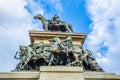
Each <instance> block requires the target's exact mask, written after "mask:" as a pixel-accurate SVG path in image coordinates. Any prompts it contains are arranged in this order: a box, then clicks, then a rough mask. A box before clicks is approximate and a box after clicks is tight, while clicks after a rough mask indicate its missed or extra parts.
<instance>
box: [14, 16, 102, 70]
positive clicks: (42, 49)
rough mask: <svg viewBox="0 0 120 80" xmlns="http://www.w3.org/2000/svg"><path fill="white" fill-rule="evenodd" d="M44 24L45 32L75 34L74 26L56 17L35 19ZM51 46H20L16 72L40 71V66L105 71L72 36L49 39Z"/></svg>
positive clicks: (38, 17)
mask: <svg viewBox="0 0 120 80" xmlns="http://www.w3.org/2000/svg"><path fill="white" fill-rule="evenodd" d="M34 18H35V19H39V20H41V21H42V23H43V28H44V29H45V31H61V32H70V31H71V32H73V29H72V26H71V25H70V24H68V23H66V22H64V21H60V20H59V16H57V15H55V16H54V17H53V19H51V20H47V19H46V18H44V17H43V16H42V15H41V14H39V15H37V16H35V17H34ZM49 42H50V45H46V44H45V43H44V42H40V43H39V44H36V45H34V46H33V45H28V46H20V47H19V51H17V52H16V54H15V56H14V58H15V59H18V60H19V61H20V62H19V63H18V64H17V66H16V68H15V69H14V71H21V70H39V67H40V66H80V67H83V69H84V70H87V71H103V69H102V68H101V67H100V66H99V65H98V63H97V62H96V60H95V58H94V57H93V55H92V53H91V52H90V51H89V50H88V49H83V47H82V46H81V45H74V44H73V43H72V38H71V36H68V35H67V36H66V38H65V39H64V40H61V39H60V38H59V37H58V36H56V37H54V38H52V39H49Z"/></svg>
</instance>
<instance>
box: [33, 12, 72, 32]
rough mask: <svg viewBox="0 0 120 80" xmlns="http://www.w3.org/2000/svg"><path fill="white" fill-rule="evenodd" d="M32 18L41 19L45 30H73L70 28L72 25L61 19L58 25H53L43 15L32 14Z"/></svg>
mask: <svg viewBox="0 0 120 80" xmlns="http://www.w3.org/2000/svg"><path fill="white" fill-rule="evenodd" d="M34 19H38V20H41V22H42V24H43V29H44V30H45V31H49V30H50V31H62V32H69V31H71V32H73V29H72V25H71V24H68V23H66V22H64V21H61V24H60V25H54V24H52V25H51V24H50V22H49V21H50V20H47V19H46V18H45V17H43V16H42V15H41V14H38V15H36V16H34Z"/></svg>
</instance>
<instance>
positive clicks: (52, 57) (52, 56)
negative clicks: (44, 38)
mask: <svg viewBox="0 0 120 80" xmlns="http://www.w3.org/2000/svg"><path fill="white" fill-rule="evenodd" d="M53 59H54V54H51V58H50V61H49V64H48V66H50V65H51V63H52V61H53Z"/></svg>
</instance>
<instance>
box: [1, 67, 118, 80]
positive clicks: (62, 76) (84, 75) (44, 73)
mask: <svg viewBox="0 0 120 80" xmlns="http://www.w3.org/2000/svg"><path fill="white" fill-rule="evenodd" d="M0 80H120V75H116V74H115V73H106V72H91V71H89V72H88V71H83V69H82V68H81V67H71V66H70V67H69V66H41V67H40V70H39V71H19V72H18V71H17V72H0Z"/></svg>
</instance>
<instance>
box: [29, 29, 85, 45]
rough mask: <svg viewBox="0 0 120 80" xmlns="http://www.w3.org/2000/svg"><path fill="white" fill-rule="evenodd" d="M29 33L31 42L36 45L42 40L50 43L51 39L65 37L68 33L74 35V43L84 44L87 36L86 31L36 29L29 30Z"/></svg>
mask: <svg viewBox="0 0 120 80" xmlns="http://www.w3.org/2000/svg"><path fill="white" fill-rule="evenodd" d="M29 35H30V39H31V44H33V45H35V44H37V43H40V42H44V43H45V44H48V45H49V44H50V42H49V41H48V40H49V39H51V38H53V37H55V36H58V37H59V38H60V39H65V38H66V36H67V35H69V36H71V37H72V41H73V44H74V45H83V43H84V40H85V38H86V34H85V33H66V32H62V33H61V32H44V31H36V30H29Z"/></svg>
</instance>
